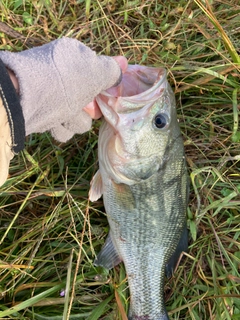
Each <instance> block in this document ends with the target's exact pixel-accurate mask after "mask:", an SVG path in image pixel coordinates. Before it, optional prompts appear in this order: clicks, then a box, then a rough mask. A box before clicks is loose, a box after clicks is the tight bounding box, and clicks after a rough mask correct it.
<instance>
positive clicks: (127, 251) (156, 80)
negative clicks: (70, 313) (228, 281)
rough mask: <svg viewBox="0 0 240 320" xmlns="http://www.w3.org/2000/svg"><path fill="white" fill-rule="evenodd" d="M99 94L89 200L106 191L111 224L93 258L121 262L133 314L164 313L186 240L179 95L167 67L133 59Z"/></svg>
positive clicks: (156, 318)
mask: <svg viewBox="0 0 240 320" xmlns="http://www.w3.org/2000/svg"><path fill="white" fill-rule="evenodd" d="M97 99H98V100H97V101H98V104H99V106H100V108H101V111H102V113H103V115H104V118H105V120H104V122H103V124H102V126H101V128H100V132H99V171H98V173H97V174H96V175H95V177H94V179H93V181H92V185H91V189H90V200H92V201H94V200H96V199H98V198H99V197H100V196H101V194H103V200H104V206H105V210H106V213H107V217H108V221H109V225H110V232H109V235H108V238H107V241H106V243H105V245H104V247H103V248H102V250H101V252H100V253H99V255H98V257H97V259H96V261H95V263H96V264H97V265H101V266H103V267H105V268H109V269H110V268H112V267H113V266H115V265H117V264H118V263H119V262H120V261H123V262H124V265H125V268H126V272H127V275H128V283H129V288H130V295H131V298H130V299H131V300H130V310H129V319H131V320H167V319H169V318H168V315H167V312H166V309H165V304H164V276H165V271H166V265H167V273H168V274H169V271H171V269H173V268H174V266H175V262H173V261H174V255H175V258H176V256H177V257H178V256H179V254H180V251H182V250H185V249H186V247H187V236H186V218H185V212H186V205H187V188H188V177H187V171H186V164H185V155H184V148H183V141H182V136H181V132H180V128H179V124H178V121H177V115H176V107H175V99H174V95H173V92H172V90H171V88H170V86H169V84H168V82H167V80H166V71H165V70H164V69H163V68H148V67H141V66H138V65H136V66H129V68H128V70H127V72H126V74H124V75H123V79H122V82H121V84H120V85H119V86H118V87H117V88H113V89H111V90H109V91H108V92H104V93H102V94H101V95H100V96H98V98H97ZM176 250H177V251H176ZM171 257H172V258H173V259H172V260H171ZM171 261H172V262H171Z"/></svg>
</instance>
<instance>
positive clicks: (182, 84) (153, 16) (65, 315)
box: [0, 0, 240, 320]
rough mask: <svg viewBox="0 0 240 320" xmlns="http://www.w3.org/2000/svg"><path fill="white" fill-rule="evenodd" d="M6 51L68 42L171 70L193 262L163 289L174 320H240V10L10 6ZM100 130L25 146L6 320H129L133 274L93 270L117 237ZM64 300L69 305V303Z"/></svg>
mask: <svg viewBox="0 0 240 320" xmlns="http://www.w3.org/2000/svg"><path fill="white" fill-rule="evenodd" d="M0 9H1V10H0V19H1V20H0V21H2V22H4V23H5V24H7V25H9V26H11V27H12V28H13V29H14V30H15V31H18V32H19V33H21V34H22V35H23V36H24V37H22V38H21V39H17V38H16V35H15V36H11V35H8V34H6V33H3V32H2V33H0V35H1V39H2V44H1V46H0V48H1V49H9V50H12V51H20V50H23V49H27V48H29V47H31V46H34V45H39V44H43V43H47V42H49V41H51V40H53V39H56V38H58V37H61V36H69V37H73V38H77V39H79V40H81V41H83V42H84V43H85V44H87V45H88V46H90V47H91V48H92V49H94V50H96V51H97V52H99V53H101V54H107V55H119V54H123V55H125V56H126V57H127V58H128V60H129V62H130V63H138V64H143V65H151V66H164V67H165V68H167V70H168V74H169V76H168V78H169V81H170V83H171V85H172V87H173V89H174V90H175V93H176V100H177V106H178V117H179V121H180V125H181V129H182V134H183V137H184V143H185V150H186V155H187V161H188V166H189V174H190V180H191V189H190V202H189V207H188V211H187V218H188V227H189V233H190V240H189V252H188V253H187V254H185V255H184V257H183V259H182V261H181V263H180V264H179V267H178V269H177V270H176V272H175V274H174V277H172V278H171V279H169V280H167V282H166V286H165V295H166V307H167V310H168V312H169V315H170V319H171V320H173V319H176V320H177V319H179V320H180V319H182V320H183V319H184V320H190V319H191V320H204V319H206V320H208V319H210V320H219V319H221V320H230V319H231V320H234V319H240V302H239V301H240V299H239V298H240V275H239V269H240V241H239V239H240V214H239V209H240V169H239V168H240V164H239V160H240V143H239V142H240V130H239V128H238V117H239V91H240V89H239V88H240V86H239V77H240V73H239V69H240V65H239V55H240V52H239V48H240V38H239V22H240V15H239V13H240V6H239V1H237V0H236V1H234V0H230V1H224V0H212V1H210V0H206V1H203V0H202V1H200V0H195V1H183V0H180V1H154V0H146V1H144V2H143V1H127V0H125V1H115V0H112V1H103V0H98V1H90V0H87V1H55V0H46V1H23V0H18V1H14V2H13V1H6V0H3V1H2V2H1V3H0ZM99 124H100V122H99V121H98V122H96V123H95V124H94V126H93V128H92V130H91V131H90V132H88V133H86V134H84V135H81V136H75V137H74V138H73V139H72V140H71V141H69V142H68V143H66V144H59V143H56V142H55V141H54V140H53V139H52V138H51V137H50V135H48V134H47V133H46V134H41V135H40V134H34V135H32V136H29V137H27V139H26V149H25V150H24V151H23V152H22V153H21V154H19V155H18V156H16V157H15V158H14V159H13V160H12V162H11V168H10V175H9V179H8V181H7V182H6V184H5V185H4V186H3V187H2V188H1V192H0V207H1V209H0V319H18V320H20V319H24V320H25V319H36V320H45V319H49V320H51V319H52V320H58V319H89V320H94V319H105V320H107V319H109V320H110V319H123V320H125V319H126V312H127V308H128V303H129V293H128V288H127V281H126V274H125V271H124V267H123V265H120V266H118V267H117V268H115V269H114V270H112V271H110V272H109V273H106V272H105V271H104V270H100V269H96V268H95V267H94V266H93V264H92V262H93V259H94V256H95V253H97V252H99V250H100V248H101V246H102V244H103V243H104V239H105V238H106V235H107V232H108V224H107V220H106V216H105V215H104V208H103V204H102V201H101V200H100V201H98V202H97V203H89V201H88V190H89V181H90V179H91V177H92V176H93V174H94V172H95V171H96V170H97V137H98V128H99ZM63 295H65V297H64V296H63Z"/></svg>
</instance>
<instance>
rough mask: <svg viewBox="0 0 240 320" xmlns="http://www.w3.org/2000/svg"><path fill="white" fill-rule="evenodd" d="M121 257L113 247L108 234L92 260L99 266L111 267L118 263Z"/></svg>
mask: <svg viewBox="0 0 240 320" xmlns="http://www.w3.org/2000/svg"><path fill="white" fill-rule="evenodd" d="M121 261H122V259H121V258H120V256H119V254H118V252H117V250H116V249H115V247H114V244H113V242H112V239H111V236H110V234H109V235H108V236H107V239H106V242H105V243H104V245H103V247H102V250H101V251H100V252H99V254H98V255H97V258H96V259H95V261H94V265H95V266H101V267H104V268H106V269H112V268H113V267H115V266H116V265H118V264H119V263H120V262H121Z"/></svg>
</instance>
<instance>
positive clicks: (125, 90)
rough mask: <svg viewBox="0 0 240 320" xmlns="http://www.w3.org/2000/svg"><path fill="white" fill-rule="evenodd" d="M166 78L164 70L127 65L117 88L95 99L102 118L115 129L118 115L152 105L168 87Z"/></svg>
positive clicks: (104, 92) (102, 93)
mask: <svg viewBox="0 0 240 320" xmlns="http://www.w3.org/2000/svg"><path fill="white" fill-rule="evenodd" d="M166 76H167V75H166V69H164V68H155V67H145V66H139V65H129V66H128V69H127V71H126V72H125V73H124V74H123V75H122V81H121V82H120V84H119V85H118V86H116V87H112V88H110V89H108V90H106V91H103V92H101V93H100V94H99V95H98V96H97V97H96V101H97V103H98V105H99V108H100V110H101V112H102V114H103V116H104V118H105V119H106V120H107V122H108V123H109V124H111V125H112V126H113V127H116V126H117V123H118V121H119V114H129V113H131V112H135V111H137V110H140V109H142V108H143V107H144V106H146V104H148V105H151V104H153V103H154V102H155V101H156V100H157V99H159V98H160V96H161V95H162V94H163V93H164V91H165V89H166V88H167V87H168V82H167V80H166Z"/></svg>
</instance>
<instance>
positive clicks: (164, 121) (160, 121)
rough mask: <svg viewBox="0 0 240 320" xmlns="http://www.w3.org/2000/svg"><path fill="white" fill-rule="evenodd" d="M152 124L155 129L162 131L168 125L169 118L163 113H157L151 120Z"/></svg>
mask: <svg viewBox="0 0 240 320" xmlns="http://www.w3.org/2000/svg"><path fill="white" fill-rule="evenodd" d="M153 124H154V126H155V128H157V129H164V128H165V127H166V126H168V124H169V118H168V116H167V115H166V114H165V113H158V114H157V115H156V116H155V118H154V119H153Z"/></svg>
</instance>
